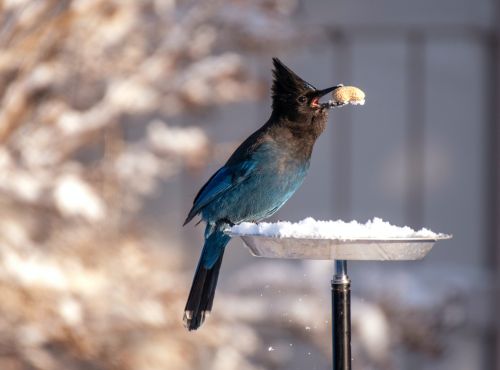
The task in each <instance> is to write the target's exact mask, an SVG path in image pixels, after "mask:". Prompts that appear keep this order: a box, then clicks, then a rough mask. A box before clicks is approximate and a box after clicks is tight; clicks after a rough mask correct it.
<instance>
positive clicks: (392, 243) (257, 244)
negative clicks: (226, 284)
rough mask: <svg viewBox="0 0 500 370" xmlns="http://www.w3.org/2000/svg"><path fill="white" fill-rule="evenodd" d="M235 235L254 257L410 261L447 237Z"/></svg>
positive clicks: (424, 253)
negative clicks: (314, 237)
mask: <svg viewBox="0 0 500 370" xmlns="http://www.w3.org/2000/svg"><path fill="white" fill-rule="evenodd" d="M231 236H239V237H241V239H242V240H243V242H244V244H245V246H246V247H248V249H249V250H250V253H251V254H252V255H253V256H256V257H266V258H293V259H312V260H358V261H410V260H420V259H422V258H424V257H425V256H426V255H427V253H429V251H430V250H431V249H432V247H433V246H434V244H435V242H436V241H438V240H446V239H451V235H445V234H439V235H437V236H436V237H433V238H389V239H377V238H359V239H310V238H307V239H306V238H290V237H286V238H279V237H269V236H262V235H243V234H235V233H231Z"/></svg>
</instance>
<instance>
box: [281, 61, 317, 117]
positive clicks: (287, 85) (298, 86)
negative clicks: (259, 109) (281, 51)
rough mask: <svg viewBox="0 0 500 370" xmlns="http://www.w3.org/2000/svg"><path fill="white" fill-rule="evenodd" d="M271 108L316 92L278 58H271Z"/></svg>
mask: <svg viewBox="0 0 500 370" xmlns="http://www.w3.org/2000/svg"><path fill="white" fill-rule="evenodd" d="M273 66H274V70H273V77H274V79H273V87H272V95H273V108H277V106H278V105H279V103H280V102H286V101H290V100H294V99H296V98H297V97H299V96H300V95H304V94H307V93H311V92H313V91H316V88H315V87H314V86H313V85H311V84H310V83H308V82H306V81H304V80H303V79H302V78H300V77H299V76H298V75H297V74H296V73H295V72H293V71H292V70H291V69H290V68H288V67H287V66H286V65H284V64H283V63H282V62H281V61H280V60H279V59H278V58H273Z"/></svg>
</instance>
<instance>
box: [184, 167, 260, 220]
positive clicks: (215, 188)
mask: <svg viewBox="0 0 500 370" xmlns="http://www.w3.org/2000/svg"><path fill="white" fill-rule="evenodd" d="M256 164H257V162H256V161H255V160H252V159H248V160H246V161H243V162H240V163H238V164H234V165H231V166H228V165H226V166H224V167H222V168H220V169H219V170H218V171H217V172H216V173H214V174H213V176H212V177H211V178H210V179H209V180H208V181H207V182H206V184H205V185H203V187H202V188H201V189H200V191H199V192H198V194H197V195H196V198H195V199H194V202H193V208H191V211H189V214H188V216H187V218H186V221H184V225H186V224H187V223H188V222H189V221H191V220H192V219H193V217H194V216H196V215H197V214H198V213H199V212H200V211H201V209H202V208H203V207H205V206H206V205H207V204H208V203H210V202H211V201H212V200H214V199H215V198H217V197H218V196H220V195H221V194H223V193H224V192H226V191H227V190H229V189H231V188H232V187H233V186H235V185H237V184H239V183H240V182H242V181H243V180H245V179H246V178H247V177H248V176H249V174H250V173H251V172H252V170H253V169H254V168H255V167H256Z"/></svg>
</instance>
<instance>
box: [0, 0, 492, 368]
mask: <svg viewBox="0 0 500 370" xmlns="http://www.w3.org/2000/svg"><path fill="white" fill-rule="evenodd" d="M0 4H1V5H0V9H1V13H0V17H1V21H0V48H1V51H0V86H1V88H0V104H1V109H0V144H1V146H0V177H1V181H0V331H1V333H2V334H1V335H0V369H1V370H18V369H19V370H21V369H22V370H24V369H43V370H52V369H53V370H59V369H65V370H70V369H71V370H72V369H79V370H80V369H81V370H100V369H117V370H128V369H134V370H156V369H158V370H159V369H169V370H181V369H192V370H195V369H217V370H228V369H242V370H257V369H276V370H278V369H290V370H294V369H297V370H299V369H327V368H329V367H330V365H329V363H330V361H331V358H330V330H331V323H330V322H329V319H330V318H329V313H330V296H329V293H330V292H329V289H330V286H329V280H330V278H331V273H332V264H331V263H329V262H320V261H309V262H300V261H281V260H280V261H278V260H276V261H272V260H256V259H254V258H252V257H251V256H250V255H249V253H248V252H247V251H246V250H245V249H244V248H243V247H242V243H241V242H240V241H239V240H234V241H233V242H232V243H231V246H230V251H228V253H226V258H225V262H224V267H223V268H222V271H221V278H220V285H219V286H220V288H219V289H218V294H217V297H216V299H215V305H214V312H213V314H212V315H211V316H210V318H209V319H208V320H207V323H206V324H205V325H204V326H203V327H202V329H201V330H199V331H198V332H194V333H187V331H186V330H185V329H184V328H183V327H182V321H181V318H182V312H183V308H184V304H185V299H186V297H187V292H188V289H189V286H190V284H191V278H192V274H193V271H194V268H195V266H196V262H197V260H198V254H199V251H200V248H201V245H202V232H203V227H200V226H199V227H194V226H193V225H189V226H186V227H184V228H182V227H181V225H182V222H183V220H184V218H185V216H186V213H187V211H188V210H189V208H190V206H191V202H192V199H193V197H194V195H195V194H196V192H197V190H198V189H199V188H200V187H201V185H203V183H204V182H205V181H206V180H207V179H208V177H209V176H210V175H211V173H212V172H213V171H215V170H216V169H217V168H218V167H219V166H221V165H222V164H223V163H224V161H225V160H226V158H227V157H228V155H229V154H230V153H231V152H232V150H234V149H235V147H236V146H237V145H238V144H239V143H240V142H241V141H242V140H243V139H244V138H246V136H247V135H249V134H250V133H251V132H253V131H254V130H255V129H257V128H258V127H259V126H260V125H261V124H263V123H264V122H265V121H266V120H267V118H268V116H269V114H270V103H271V102H270V96H269V88H270V82H271V73H270V70H271V57H272V56H278V57H280V58H281V59H282V60H283V61H284V62H285V63H286V64H287V65H289V66H290V67H291V68H292V69H293V70H295V71H296V72H297V73H298V74H299V75H300V76H302V77H304V78H305V79H306V80H308V81H309V82H311V83H312V84H313V85H315V86H317V87H319V88H325V87H327V86H331V85H332V84H336V83H344V84H352V85H356V86H359V87H361V88H363V90H364V91H365V92H366V94H367V104H366V105H365V106H364V107H361V108H359V107H345V108H342V109H339V110H334V111H333V112H332V113H331V114H330V120H329V125H328V128H327V130H326V132H325V133H324V134H323V135H322V137H321V138H320V140H319V141H318V143H317V145H316V147H315V151H314V153H313V160H312V165H311V169H310V173H309V176H308V177H307V179H306V181H305V183H304V185H303V186H302V188H301V189H300V190H299V191H298V192H297V194H296V195H295V196H294V197H293V198H292V199H291V200H290V201H289V202H288V203H287V204H286V205H285V206H284V207H283V208H282V209H281V210H280V211H279V213H278V214H277V215H275V217H274V218H273V219H274V220H277V219H281V220H291V221H298V220H300V219H303V218H305V217H307V216H312V217H315V218H317V219H339V218H342V219H344V220H351V219H357V220H358V221H361V222H365V221H367V220H368V219H371V218H373V217H374V216H378V217H382V218H384V219H385V220H387V221H390V222H391V223H393V224H397V225H405V224H406V225H409V226H411V227H413V228H420V227H422V226H426V227H429V228H431V229H433V230H434V231H438V232H444V233H450V234H453V235H454V238H453V240H451V241H448V242H442V243H438V245H437V246H436V247H435V249H434V250H433V251H432V252H431V254H430V255H429V256H428V257H427V258H426V259H425V260H424V261H422V262H412V263H402V262H398V263H373V262H370V263H368V262H365V263H362V262H359V263H351V264H350V275H351V278H352V280H353V294H354V297H353V312H352V315H353V318H352V320H353V331H354V333H353V343H352V345H353V368H354V369H358V370H361V369H363V370H364V369H366V370H377V369H389V370H390V369H401V368H404V369H407V370H412V369H429V370H438V369H439V370H451V369H453V370H471V369H475V370H476V369H477V370H489V369H500V344H499V343H500V342H499V335H500V320H499V319H498V313H499V312H500V311H499V310H500V295H499V292H498V284H499V283H500V253H498V250H499V231H498V229H499V228H498V226H499V218H500V211H499V209H500V208H499V197H498V186H499V169H500V153H499V149H498V142H499V139H500V136H499V126H500V108H499V107H500V101H499V99H500V94H499V87H500V51H499V50H500V49H499V33H500V12H499V6H498V4H497V2H495V1H494V0H478V1H476V2H474V3H470V2H465V1H456V0H453V1H452V0H439V1H429V0H425V1H418V2H414V1H396V0H382V1H377V2H373V1H367V0H363V1H358V2H351V1H340V0H335V1H330V0H315V1H307V2H306V1H300V0H257V1H250V0H228V1H217V0H209V1H203V2H201V1H199V2H196V1H175V0H141V1H131V0H129V1H127V0H125V1H124V0H115V1H109V0H73V1H71V0H66V1H62V0H59V1H55V0H52V1H51V0H46V1H35V0H31V1H29V0H5V1H2V2H0Z"/></svg>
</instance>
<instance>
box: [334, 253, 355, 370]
mask: <svg viewBox="0 0 500 370" xmlns="http://www.w3.org/2000/svg"><path fill="white" fill-rule="evenodd" d="M332 351H333V370H351V280H349V277H348V276H347V262H346V261H335V275H334V276H333V280H332Z"/></svg>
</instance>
